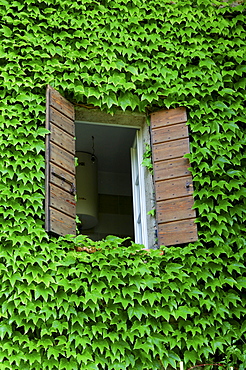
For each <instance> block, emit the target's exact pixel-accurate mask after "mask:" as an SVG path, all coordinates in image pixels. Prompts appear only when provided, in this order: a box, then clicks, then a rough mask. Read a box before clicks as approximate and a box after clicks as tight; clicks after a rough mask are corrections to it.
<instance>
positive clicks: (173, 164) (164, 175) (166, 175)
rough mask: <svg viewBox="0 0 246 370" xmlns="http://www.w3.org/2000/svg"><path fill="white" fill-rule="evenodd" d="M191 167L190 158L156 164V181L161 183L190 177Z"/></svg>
mask: <svg viewBox="0 0 246 370" xmlns="http://www.w3.org/2000/svg"><path fill="white" fill-rule="evenodd" d="M189 167H190V163H189V160H188V158H176V159H169V160H166V161H160V162H156V164H155V180H156V181H160V180H167V179H174V178H176V177H181V176H187V175H190V171H189V170H188V168H189Z"/></svg>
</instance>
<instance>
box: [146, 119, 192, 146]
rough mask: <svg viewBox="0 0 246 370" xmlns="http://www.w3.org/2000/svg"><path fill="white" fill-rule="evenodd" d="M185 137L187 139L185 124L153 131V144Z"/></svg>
mask: <svg viewBox="0 0 246 370" xmlns="http://www.w3.org/2000/svg"><path fill="white" fill-rule="evenodd" d="M185 137H188V127H187V126H186V124H185V123H180V124H177V125H172V126H166V127H165V128H164V127H162V128H160V129H156V130H153V143H155V144H157V143H161V142H165V141H170V140H175V139H180V138H185Z"/></svg>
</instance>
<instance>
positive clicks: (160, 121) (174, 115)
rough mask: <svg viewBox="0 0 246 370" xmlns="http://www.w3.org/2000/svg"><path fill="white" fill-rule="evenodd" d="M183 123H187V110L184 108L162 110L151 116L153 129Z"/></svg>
mask: <svg viewBox="0 0 246 370" xmlns="http://www.w3.org/2000/svg"><path fill="white" fill-rule="evenodd" d="M181 122H187V114H186V109H185V108H183V107H181V108H175V109H167V110H161V111H159V112H154V113H152V114H151V126H152V128H158V127H164V126H169V125H176V124H177V123H181Z"/></svg>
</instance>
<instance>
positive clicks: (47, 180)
mask: <svg viewBox="0 0 246 370" xmlns="http://www.w3.org/2000/svg"><path fill="white" fill-rule="evenodd" d="M49 94H50V91H49V89H48V87H47V89H46V116H45V128H46V129H47V130H49V129H50V104H49V103H50V101H49V96H50V95H49ZM49 184H50V135H46V136H45V203H44V205H45V230H46V231H49V230H50V210H49V204H50V197H49Z"/></svg>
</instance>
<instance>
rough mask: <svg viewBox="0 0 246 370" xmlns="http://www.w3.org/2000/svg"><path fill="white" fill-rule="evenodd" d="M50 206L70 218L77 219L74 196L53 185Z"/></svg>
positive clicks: (51, 185)
mask: <svg viewBox="0 0 246 370" xmlns="http://www.w3.org/2000/svg"><path fill="white" fill-rule="evenodd" d="M50 205H51V207H52V208H55V209H57V210H58V211H61V212H64V213H66V214H67V215H68V216H70V217H73V218H75V216H76V202H75V199H74V195H72V194H71V193H70V192H67V191H65V190H63V189H61V188H58V187H57V186H55V185H53V184H50Z"/></svg>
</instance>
